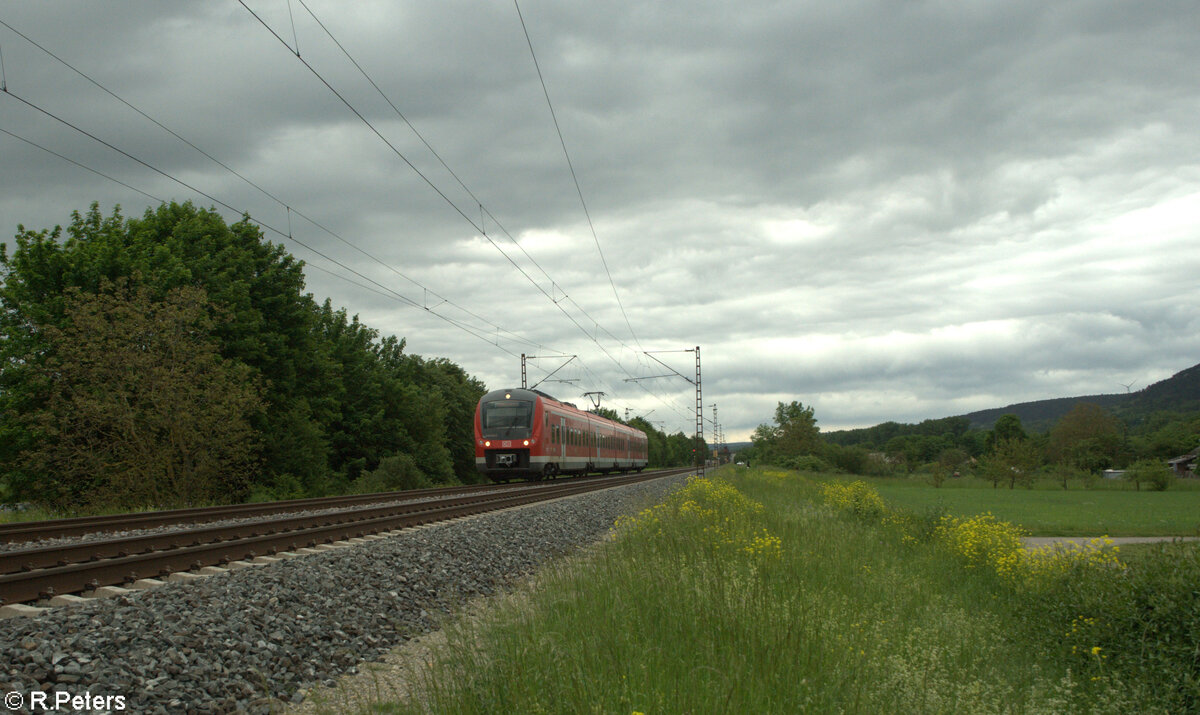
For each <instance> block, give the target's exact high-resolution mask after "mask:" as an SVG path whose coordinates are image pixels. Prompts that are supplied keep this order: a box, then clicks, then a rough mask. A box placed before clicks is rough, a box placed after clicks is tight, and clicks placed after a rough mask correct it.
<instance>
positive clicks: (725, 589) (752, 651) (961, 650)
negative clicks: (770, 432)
mask: <svg viewBox="0 0 1200 715" xmlns="http://www.w3.org/2000/svg"><path fill="white" fill-rule="evenodd" d="M1019 533H1020V531H1019V529H1018V528H1017V527H1015V526H1012V525H1010V524H1006V523H1005V522H1002V521H1000V520H998V519H996V518H995V517H990V516H986V515H983V516H979V517H976V518H971V519H959V518H955V517H950V516H945V515H929V514H914V513H912V512H907V511H903V510H897V509H895V508H893V507H891V506H889V505H888V504H887V503H886V501H885V500H884V499H883V498H882V497H881V496H880V495H879V494H878V493H877V492H875V491H874V490H872V489H871V488H870V487H869V486H868V485H866V484H865V483H863V482H858V483H848V482H845V481H844V480H837V479H832V478H830V475H814V474H808V473H798V472H794V471H785V470H779V469H760V468H755V469H738V470H734V469H729V468H727V469H725V470H722V471H721V472H720V473H719V474H718V475H717V476H716V477H713V478H709V479H704V480H699V479H695V480H692V481H690V482H689V484H688V485H687V486H686V487H684V488H681V489H680V490H679V491H677V492H676V493H674V494H673V495H672V496H671V497H670V498H669V499H668V500H667V501H666V502H664V503H663V504H660V505H656V506H652V507H650V508H647V509H646V510H644V511H643V512H641V513H640V514H638V515H636V516H634V517H631V518H627V519H622V520H620V521H618V523H617V524H616V525H615V527H614V529H613V537H614V538H613V539H612V540H611V541H610V542H606V543H604V544H601V545H599V546H598V547H597V548H596V549H594V550H592V551H591V552H589V553H588V554H586V555H584V556H581V557H577V558H574V559H570V560H565V561H563V562H560V563H558V564H557V565H555V566H553V567H551V568H549V569H548V570H547V571H545V572H544V573H542V574H540V575H539V577H538V578H537V579H536V580H535V581H534V583H533V585H531V586H529V587H527V588H526V589H524V590H522V591H520V592H518V593H515V594H512V595H510V596H508V597H505V598H503V599H500V600H499V601H498V602H497V603H496V605H495V606H494V607H493V608H490V609H486V610H485V611H484V613H483V614H482V615H476V616H473V617H471V618H468V619H462V620H458V621H455V622H452V623H451V624H450V625H448V626H447V629H446V630H447V636H448V640H447V643H446V645H445V646H444V647H442V648H440V649H438V650H437V651H436V652H435V654H434V657H433V658H432V659H431V661H430V663H429V665H428V667H427V668H425V669H424V670H423V671H422V674H421V676H420V677H419V678H418V681H417V682H416V683H414V685H416V688H415V690H414V692H413V694H412V695H411V696H410V697H409V698H407V699H401V700H400V701H393V702H381V703H377V704H374V705H373V706H372V712H395V713H407V712H426V711H431V712H439V713H450V712H454V713H492V712H544V713H559V712H562V713H566V712H604V713H661V712H695V713H725V712H779V713H783V712H839V711H841V712H864V713H865V712H922V713H950V712H954V713H962V712H969V713H991V712H1016V713H1063V712H1089V713H1095V712H1101V713H1103V712H1111V713H1124V712H1139V713H1142V712H1164V713H1165V712H1184V711H1190V710H1193V709H1195V708H1196V707H1197V706H1198V705H1200V699H1198V697H1200V672H1198V668H1200V666H1198V665H1197V662H1196V659H1195V656H1194V648H1195V646H1196V642H1197V634H1200V611H1198V610H1197V608H1196V605H1197V604H1196V598H1197V596H1196V594H1195V592H1194V584H1195V583H1196V582H1197V580H1198V579H1200V559H1198V557H1197V551H1196V549H1195V548H1193V547H1186V546H1181V545H1166V546H1162V547H1159V549H1158V551H1157V552H1154V553H1150V552H1147V551H1143V552H1142V553H1141V554H1140V556H1139V559H1138V560H1137V562H1136V564H1133V565H1130V564H1126V563H1125V562H1123V561H1122V560H1121V559H1120V556H1119V552H1118V551H1116V550H1114V549H1113V548H1111V547H1108V546H1105V545H1104V544H1103V542H1096V543H1094V544H1090V545H1088V546H1086V547H1083V548H1080V549H1075V550H1070V551H1051V550H1045V551H1038V552H1032V553H1031V552H1027V551H1025V550H1024V549H1022V548H1021V546H1020V542H1019V539H1018V538H1017V537H1018V536H1019ZM1187 584H1191V585H1187Z"/></svg>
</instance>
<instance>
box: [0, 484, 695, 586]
mask: <svg viewBox="0 0 1200 715" xmlns="http://www.w3.org/2000/svg"><path fill="white" fill-rule="evenodd" d="M686 471H689V470H679V469H675V470H662V471H657V472H649V473H645V474H633V475H623V476H616V477H589V478H583V479H572V480H570V481H560V482H551V483H531V484H525V485H520V486H515V485H476V486H472V487H462V488H460V487H455V488H449V489H434V490H414V491H408V492H389V493H385V494H374V495H362V496H358V497H338V498H333V499H303V500H291V501H288V502H273V503H269V504H252V505H237V506H234V507H214V508H206V509H185V510H174V511H170V512H152V513H144V514H127V515H117V516H113V517H97V518H94V519H93V518H90V517H88V518H84V519H68V520H61V522H53V521H52V522H34V523H28V524H21V525H17V526H19V527H21V528H20V529H18V528H12V529H8V530H6V532H5V536H7V537H10V538H9V540H13V539H12V538H11V535H12V534H14V533H22V534H24V535H25V536H23V537H22V538H23V540H28V539H30V538H52V537H61V536H69V535H73V534H82V533H95V532H104V531H115V530H126V529H133V528H146V527H148V526H155V527H161V526H164V525H170V524H181V523H190V524H196V523H203V522H209V521H216V520H220V519H228V518H230V517H248V516H250V517H254V516H257V517H263V518H261V519H256V520H252V521H244V522H241V523H237V524H232V525H225V526H212V527H201V528H196V527H192V528H187V529H175V530H166V531H158V532H156V533H151V534H145V535H140V536H119V537H113V538H108V539H101V540H93V541H83V542H78V543H73V544H66V545H55V546H41V547H39V546H32V547H29V548H23V549H15V550H11V551H7V552H3V553H0V605H11V604H19V603H25V602H29V601H36V600H38V599H43V598H49V597H53V596H55V595H61V594H71V593H77V592H81V591H88V590H95V589H97V588H100V587H102V586H113V585H120V584H125V583H131V582H135V581H137V580H139V579H144V578H158V577H163V576H167V575H169V574H172V573H176V572H181V571H182V572H186V571H194V570H196V569H200V568H203V567H205V566H220V565H227V564H231V563H234V562H245V561H248V560H251V559H254V558H257V557H260V556H269V555H273V554H278V553H281V552H294V551H296V550H299V549H304V548H311V547H316V546H318V545H321V544H332V543H335V542H343V541H346V540H349V539H354V538H363V537H367V536H371V535H373V534H380V533H383V532H390V531H393V530H396V529H403V528H408V527H412V526H418V525H421V524H428V523H432V522H437V521H445V520H448V519H455V518H459V517H462V516H467V515H471V514H479V513H483V512H487V511H494V510H499V509H506V508H510V507H514V506H521V505H524V504H531V503H534V502H539V501H547V500H551V499H557V498H561V497H565V496H572V495H575V494H582V493H585V492H590V491H596V490H599V489H607V488H610V487H616V486H622V485H625V484H633V483H636V482H640V481H646V480H650V479H657V478H660V477H665V476H670V475H674V474H680V473H682V472H686ZM465 492H470V493H468V494H464V493H465ZM430 497H436V498H435V499H433V500H426V501H407V502H399V503H397V502H396V500H398V499H416V498H423V499H429V498H430ZM381 500H386V501H389V502H392V503H389V504H385V505H382V506H374V507H372V506H364V505H369V504H371V503H372V502H379V501H381ZM314 509H322V510H326V511H324V512H323V513H319V514H303V515H298V516H282V517H280V516H275V517H272V515H278V514H285V513H287V512H296V511H298V510H314ZM331 509H332V510H331ZM62 522H70V523H62ZM77 529H83V531H78V530H77Z"/></svg>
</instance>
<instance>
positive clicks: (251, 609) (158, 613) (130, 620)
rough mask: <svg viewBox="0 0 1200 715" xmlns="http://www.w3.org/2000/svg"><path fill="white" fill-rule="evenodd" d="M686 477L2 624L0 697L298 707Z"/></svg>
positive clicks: (162, 707)
mask: <svg viewBox="0 0 1200 715" xmlns="http://www.w3.org/2000/svg"><path fill="white" fill-rule="evenodd" d="M684 479H685V477H683V476H679V477H668V478H663V479H658V480H654V481H652V482H646V483H642V484H636V485H631V486H627V487H618V488H614V489H609V490H605V491H602V492H594V493H590V494H584V495H581V496H577V497H571V498H569V499H562V500H559V501H555V502H552V503H549V504H542V505H534V506H531V507H526V508H522V509H514V510H510V511H505V512H500V513H495V514H485V515H482V516H478V517H474V518H471V519H467V520H462V521H457V522H451V523H446V524H439V525H435V526H431V527H426V528H423V529H417V530H412V531H406V532H403V533H401V534H398V535H396V536H392V537H389V538H387V539H381V540H378V541H372V542H369V543H364V544H359V545H357V546H354V547H353V548H346V549H340V550H336V551H329V552H326V553H322V554H313V555H309V556H304V557H300V558H294V559H287V560H283V561H279V562H276V563H273V564H270V565H267V566H263V567H260V568H253V569H244V570H241V571H231V572H228V573H223V574H217V575H215V576H211V577H208V578H206V579H203V580H201V581H196V582H192V583H179V584H168V585H166V586H164V587H162V588H158V589H154V590H151V591H142V592H136V593H131V594H128V595H124V596H119V597H116V598H111V599H98V600H96V601H93V602H90V603H86V604H82V605H79V606H73V607H67V608H59V609H54V610H52V611H49V612H47V613H45V614H43V615H40V616H37V617H34V618H13V619H8V620H4V621H0V652H3V653H4V654H5V658H4V660H3V661H2V662H0V687H3V690H4V691H5V693H9V694H10V696H11V694H12V693H18V694H21V696H22V697H23V699H24V706H23V707H22V708H19V709H18V710H19V711H22V712H30V711H31V708H30V707H29V706H30V698H31V696H33V694H35V693H36V692H39V691H40V692H45V693H47V694H48V702H49V703H52V702H53V700H54V698H55V697H56V694H57V693H70V694H72V695H77V696H82V695H85V694H86V695H87V696H88V697H89V698H91V699H92V702H95V699H96V698H101V699H103V698H105V697H108V700H107V702H104V703H103V704H102V706H101V707H98V708H93V709H92V710H91V711H92V712H107V711H113V712H120V711H124V712H136V713H178V712H196V713H205V712H234V711H239V712H240V711H248V712H261V713H266V712H270V711H271V702H272V700H273V699H279V700H283V701H298V700H300V699H301V698H302V697H303V696H302V691H303V689H304V688H308V687H312V686H313V685H315V684H318V683H324V684H332V683H333V681H334V679H336V678H337V677H338V676H340V675H343V674H345V673H349V672H354V671H355V670H356V667H357V665H358V664H359V663H361V662H363V661H374V660H378V659H379V658H380V657H382V656H383V655H384V654H385V653H387V652H388V651H389V650H391V649H392V648H393V647H395V646H396V645H398V644H400V643H402V642H404V641H405V640H407V639H408V638H411V637H413V636H416V635H419V634H421V633H424V632H427V631H428V630H430V629H431V628H434V627H436V620H435V618H434V616H433V615H432V614H434V613H435V612H438V611H442V612H446V611H449V610H450V609H451V608H452V607H454V606H455V605H457V604H460V603H462V602H464V601H465V600H467V599H470V598H472V597H475V596H480V595H490V594H492V593H495V592H496V591H497V590H498V589H500V588H502V587H503V586H504V585H505V584H507V583H511V582H512V581H513V580H515V579H518V578H521V577H523V576H525V575H528V574H530V573H532V572H533V571H534V570H535V569H536V568H537V567H538V566H540V565H541V564H542V563H544V562H545V561H546V560H547V559H549V558H551V557H554V556H556V555H559V554H562V553H565V552H568V551H570V550H572V549H574V548H576V547H579V546H583V545H587V544H590V543H593V542H595V541H596V540H597V539H599V538H601V537H602V536H603V535H604V534H605V533H607V532H608V530H609V529H610V528H611V526H612V524H613V521H614V520H615V519H616V517H617V516H619V515H621V514H626V513H631V512H633V511H636V510H637V509H640V508H644V507H645V506H646V505H647V504H649V503H653V502H655V501H658V500H660V499H661V497H662V496H663V495H664V494H665V493H666V491H667V490H668V489H670V488H671V487H673V486H675V485H677V484H679V483H681V482H682V481H683V480H684ZM118 696H119V697H120V698H122V699H123V703H122V702H119V701H117V700H116V698H117V697H118ZM11 704H12V703H9V702H6V705H11ZM120 704H123V705H124V706H125V707H124V708H123V709H122V708H118V707H116V705H120ZM106 706H107V707H106ZM9 709H13V708H11V707H10V708H9ZM32 711H33V712H54V710H52V709H50V710H42V709H41V708H33V709H32ZM61 711H62V712H75V711H77V709H74V708H71V707H67V708H64V709H62V710H61Z"/></svg>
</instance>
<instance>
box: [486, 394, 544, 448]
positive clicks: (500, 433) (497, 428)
mask: <svg viewBox="0 0 1200 715" xmlns="http://www.w3.org/2000/svg"><path fill="white" fill-rule="evenodd" d="M532 426H533V402H532V401H530V400H496V401H494V402H485V403H483V436H484V437H502V438H503V437H515V438H522V439H523V438H525V437H528V436H529V432H530V428H531V427H532Z"/></svg>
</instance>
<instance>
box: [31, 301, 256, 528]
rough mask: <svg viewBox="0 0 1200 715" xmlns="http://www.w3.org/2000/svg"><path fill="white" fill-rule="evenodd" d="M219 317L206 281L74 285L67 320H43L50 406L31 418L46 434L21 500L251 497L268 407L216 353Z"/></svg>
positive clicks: (66, 504) (43, 370) (171, 502)
mask: <svg viewBox="0 0 1200 715" xmlns="http://www.w3.org/2000/svg"><path fill="white" fill-rule="evenodd" d="M213 312H218V313H219V311H216V310H215V309H214V307H213V306H212V305H211V303H209V302H208V300H207V297H206V296H205V294H204V291H202V290H200V289H198V288H190V287H183V288H175V289H172V290H170V291H168V293H167V294H166V296H165V297H164V298H163V299H161V300H158V299H156V298H154V297H153V295H152V294H151V290H150V289H149V288H148V287H146V286H140V287H138V288H136V289H134V288H131V287H130V286H129V285H128V284H127V282H125V281H120V282H118V283H116V284H111V285H110V284H108V283H106V282H104V283H102V284H101V290H100V292H99V293H97V294H88V293H84V292H82V291H80V290H79V289H78V288H68V289H67V290H66V291H65V292H64V295H63V318H64V319H63V320H62V321H61V322H62V325H61V326H59V325H53V324H45V325H40V326H38V327H39V329H40V330H41V331H42V332H43V333H44V335H45V338H46V341H47V349H48V357H47V359H46V360H45V362H44V363H43V364H42V365H41V366H40V368H39V370H38V373H39V374H38V377H39V378H40V380H39V384H38V389H39V392H40V393H41V397H42V400H41V407H40V408H39V409H37V410H35V411H33V412H31V413H28V414H27V415H25V416H24V419H25V420H26V421H27V426H28V427H29V428H30V429H31V430H33V431H36V432H37V433H39V434H40V436H41V437H42V439H40V440H39V441H38V442H37V447H36V448H34V449H30V450H28V451H26V452H25V453H24V455H23V460H22V461H23V462H24V464H25V466H26V467H27V468H28V472H27V474H36V475H40V477H41V478H39V479H36V480H32V479H31V480H27V481H25V482H21V483H18V485H16V486H17V487H18V489H17V496H18V497H20V498H25V499H29V500H32V501H36V502H40V503H42V504H45V505H47V506H51V507H54V508H60V509H62V508H78V507H86V508H97V507H112V506H120V507H127V506H131V505H143V506H154V507H170V506H184V505H195V504H202V503H208V502H225V501H229V500H233V499H237V498H239V497H241V496H243V495H244V494H245V493H246V489H247V486H248V484H249V480H250V476H251V474H252V473H253V470H254V467H255V459H254V455H255V446H256V445H255V442H256V435H255V433H254V431H253V429H252V428H251V426H250V418H251V416H252V415H253V414H254V413H255V412H257V411H259V410H260V409H261V407H262V402H261V400H260V394H259V388H258V385H257V382H256V380H255V378H254V375H253V373H252V371H251V370H249V369H248V368H247V367H246V366H245V365H242V364H240V363H237V362H235V361H231V360H228V359H226V358H223V357H221V355H220V354H219V352H218V351H217V341H216V339H215V338H214V337H213V329H214V326H215V324H216V322H215V321H214V319H213V318H212V317H211V315H210V313H213Z"/></svg>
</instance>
